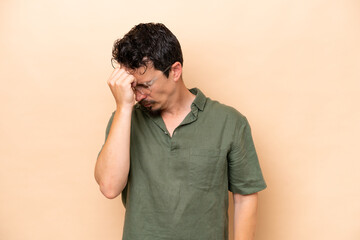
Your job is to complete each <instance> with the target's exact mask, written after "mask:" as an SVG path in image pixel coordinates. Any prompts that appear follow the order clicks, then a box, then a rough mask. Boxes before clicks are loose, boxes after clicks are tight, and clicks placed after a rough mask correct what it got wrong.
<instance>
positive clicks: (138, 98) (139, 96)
mask: <svg viewBox="0 0 360 240" xmlns="http://www.w3.org/2000/svg"><path fill="white" fill-rule="evenodd" d="M144 98H146V95H144V94H142V93H141V92H139V91H135V99H136V101H137V102H140V101H141V100H143V99H144Z"/></svg>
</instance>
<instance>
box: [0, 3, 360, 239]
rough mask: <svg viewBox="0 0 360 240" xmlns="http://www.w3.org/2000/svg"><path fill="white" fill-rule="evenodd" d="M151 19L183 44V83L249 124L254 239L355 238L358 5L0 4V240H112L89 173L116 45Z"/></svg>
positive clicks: (117, 210)
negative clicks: (256, 188) (257, 174)
mask: <svg viewBox="0 0 360 240" xmlns="http://www.w3.org/2000/svg"><path fill="white" fill-rule="evenodd" d="M150 21H153V22H163V23H165V24H166V25H167V26H168V27H169V28H170V29H171V30H172V31H173V33H174V34H175V35H176V36H177V37H178V39H179V41H180V42H181V44H182V48H183V54H184V59H185V62H184V80H185V82H186V84H187V86H188V87H194V86H196V87H199V88H201V89H202V90H203V92H204V93H205V94H206V95H207V96H209V97H211V98H213V99H217V100H219V101H221V102H223V103H226V104H229V105H232V106H234V107H236V108H237V109H238V110H239V111H240V112H241V113H243V114H244V115H245V116H247V118H248V119H249V121H250V124H251V127H252V131H253V137H254V141H255V145H256V148H257V151H258V155H259V158H260V163H261V166H262V169H263V173H264V176H265V178H266V181H267V184H268V188H267V189H266V190H265V191H262V192H261V193H260V195H259V197H260V202H259V212H258V224H257V232H256V240H273V239H274V240H304V239H307V240H308V239H311V240H312V239H314V240H318V239H331V240H332V239H334V240H335V239H348V240H357V239H360V230H359V229H360V206H359V202H360V187H359V181H360V177H359V175H360V174H359V167H360V163H359V160H360V158H359V134H360V126H359V123H360V113H359V102H360V47H359V46H360V45H359V43H360V2H359V1H358V0H338V1H331V0H330V1H329V0H326V1H325V0H322V1H321V0H297V1H283V0H282V1H280V0H270V1H267V0H259V1H244V0H241V1H193V0H192V1H126V2H125V1H115V0H113V1H103V2H102V1H89V0H87V1H85V0H81V1H79V0H75V1H74V0H62V1H55V0H54V1H49V0H31V1H30V0H28V1H26V0H22V1H21V0H1V1H0V34H1V37H0V79H1V87H0V109H1V122H0V123H1V124H0V138H1V139H0V153H1V155H0V156H1V158H0V188H1V192H2V194H1V195H0V239H2V240H24V239H31V240H45V239H46V240H48V239H52V240H60V239H61V240H63V239H71V240H73V239H74V240H79V239H86V240H91V239H94V240H95V239H106V240H116V239H121V236H122V226H123V220H124V219H123V216H124V208H123V206H122V203H121V198H120V197H118V198H116V199H114V200H109V199H107V198H105V197H104V196H103V195H101V193H100V191H99V189H98V186H97V184H96V182H95V179H94V177H93V172H94V166H95V161H96V156H97V153H98V151H99V150H100V148H101V145H102V144H103V142H104V138H105V128H106V124H107V121H108V119H109V117H110V115H111V112H112V111H113V110H114V108H115V102H114V100H113V97H112V95H111V92H110V90H109V87H108V86H107V84H106V80H107V78H108V76H109V75H110V73H111V71H112V68H111V66H110V58H111V49H112V44H113V42H114V40H115V39H117V38H119V37H122V36H123V34H125V33H126V32H127V31H128V30H129V29H130V28H131V27H133V26H134V25H135V24H137V23H140V22H150ZM231 204H232V202H231ZM232 207H233V206H231V208H230V210H229V214H230V217H232V216H233V214H232V210H233V209H232ZM231 224H232V221H231ZM230 230H231V231H230V233H231V235H232V226H230ZM231 239H232V238H231Z"/></svg>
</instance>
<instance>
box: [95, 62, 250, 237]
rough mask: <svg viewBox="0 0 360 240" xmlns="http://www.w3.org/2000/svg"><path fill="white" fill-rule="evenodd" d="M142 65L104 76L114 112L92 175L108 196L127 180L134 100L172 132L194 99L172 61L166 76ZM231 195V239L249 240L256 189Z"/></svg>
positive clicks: (112, 194) (189, 109) (122, 68)
mask: <svg viewBox="0 0 360 240" xmlns="http://www.w3.org/2000/svg"><path fill="white" fill-rule="evenodd" d="M143 72H144V69H143V68H139V69H135V70H133V69H127V68H125V67H118V68H115V69H114V71H113V72H112V73H111V75H110V77H109V78H108V81H107V83H108V85H109V87H110V90H111V92H112V94H113V96H114V99H115V103H116V112H115V115H114V119H113V122H112V125H111V128H110V131H109V135H108V138H107V140H106V142H105V144H104V146H103V149H102V151H101V153H100V154H99V157H98V159H97V162H96V165H95V172H94V177H95V179H96V181H97V183H98V184H99V187H100V191H101V192H102V193H103V194H104V196H106V197H107V198H109V199H113V198H115V197H117V196H118V195H119V194H120V193H121V192H122V190H123V189H124V187H125V186H126V184H127V177H128V174H129V167H130V126H131V112H132V107H133V105H134V104H135V101H137V102H139V103H140V104H142V105H143V106H145V107H147V108H148V109H150V110H151V111H153V112H158V113H160V114H161V117H162V118H163V120H164V123H165V125H166V128H167V130H168V132H169V134H170V136H172V135H173V132H174V130H175V129H176V127H177V126H178V125H179V124H180V123H181V122H182V120H183V119H184V118H185V117H186V115H187V114H188V113H189V112H190V111H191V103H192V102H193V101H194V99H195V95H193V94H192V93H191V92H190V91H189V90H188V89H187V88H186V86H185V84H184V82H183V80H182V66H181V64H180V63H179V62H175V63H174V64H173V65H172V66H171V68H170V73H169V77H168V78H167V77H166V76H165V75H164V74H163V73H162V72H161V71H159V70H157V69H155V68H154V67H153V65H152V64H151V63H149V64H148V66H147V69H146V71H145V73H143ZM149 84H151V87H150V88H151V92H150V93H149V94H147V95H146V94H142V93H141V92H139V91H137V90H135V91H134V90H133V88H134V87H135V86H148V85H149ZM233 198H234V208H235V209H234V211H235V213H234V239H235V240H252V239H253V237H254V232H255V225H256V210H257V193H256V194H250V195H241V194H238V193H234V194H233Z"/></svg>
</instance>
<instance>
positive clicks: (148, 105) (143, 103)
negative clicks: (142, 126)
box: [139, 100, 153, 108]
mask: <svg viewBox="0 0 360 240" xmlns="http://www.w3.org/2000/svg"><path fill="white" fill-rule="evenodd" d="M139 103H140V104H141V105H143V106H144V107H146V108H149V107H151V105H152V104H153V102H151V101H144V100H142V101H140V102H139Z"/></svg>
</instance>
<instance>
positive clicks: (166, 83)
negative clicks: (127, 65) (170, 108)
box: [132, 64, 173, 112]
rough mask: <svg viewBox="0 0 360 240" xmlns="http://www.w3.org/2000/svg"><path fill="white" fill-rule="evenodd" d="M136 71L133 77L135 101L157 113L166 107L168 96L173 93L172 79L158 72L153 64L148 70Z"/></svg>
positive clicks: (141, 68)
mask: <svg viewBox="0 0 360 240" xmlns="http://www.w3.org/2000/svg"><path fill="white" fill-rule="evenodd" d="M144 71H145V67H140V68H138V69H136V70H135V71H134V72H133V73H132V75H133V76H134V77H135V79H136V82H134V83H133V85H132V87H133V88H134V93H135V99H136V101H137V102H139V104H141V105H142V106H144V107H146V108H147V109H149V110H151V111H153V112H156V111H161V110H163V109H164V108H165V107H166V103H167V99H168V96H169V95H170V94H171V92H172V90H173V89H172V87H171V85H170V82H171V81H170V79H169V78H166V76H165V75H164V74H163V72H162V71H160V70H156V69H155V68H154V67H153V65H152V64H149V65H148V67H147V68H146V71H145V73H144V74H141V73H143V72H144Z"/></svg>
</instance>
